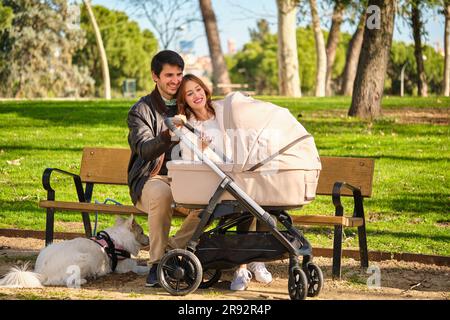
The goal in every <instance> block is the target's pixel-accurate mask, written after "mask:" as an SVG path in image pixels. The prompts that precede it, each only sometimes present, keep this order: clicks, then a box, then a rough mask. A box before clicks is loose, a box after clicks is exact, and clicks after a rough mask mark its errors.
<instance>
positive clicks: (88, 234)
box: [81, 212, 92, 238]
mask: <svg viewBox="0 0 450 320" xmlns="http://www.w3.org/2000/svg"><path fill="white" fill-rule="evenodd" d="M81 215H82V217H83V225H84V234H85V235H86V238H90V237H92V227H91V219H90V218H89V213H86V212H83V213H81Z"/></svg>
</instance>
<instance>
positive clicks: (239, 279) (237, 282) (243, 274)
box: [230, 268, 252, 291]
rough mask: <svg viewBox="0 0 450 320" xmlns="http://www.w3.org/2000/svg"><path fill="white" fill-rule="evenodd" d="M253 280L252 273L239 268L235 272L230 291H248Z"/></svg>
mask: <svg viewBox="0 0 450 320" xmlns="http://www.w3.org/2000/svg"><path fill="white" fill-rule="evenodd" d="M251 279H252V273H251V272H250V271H248V270H247V269H246V268H239V269H237V270H236V271H235V272H234V277H233V281H232V282H231V285H230V289H231V290H234V291H242V290H245V289H247V287H248V284H249V282H250V280H251Z"/></svg>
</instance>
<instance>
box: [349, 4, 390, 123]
mask: <svg viewBox="0 0 450 320" xmlns="http://www.w3.org/2000/svg"><path fill="white" fill-rule="evenodd" d="M396 5H397V1H396V0H392V1H384V0H369V4H368V7H367V19H366V27H365V31H364V38H363V45H362V48H361V54H360V56H359V62H358V71H357V75H356V79H355V83H354V86H353V96H352V104H351V106H350V109H349V112H348V114H349V116H357V117H360V118H376V117H378V116H379V115H380V114H381V100H382V98H383V90H384V79H385V74H386V68H387V63H388V60H389V51H390V49H391V44H392V36H393V32H394V20H395V9H396Z"/></svg>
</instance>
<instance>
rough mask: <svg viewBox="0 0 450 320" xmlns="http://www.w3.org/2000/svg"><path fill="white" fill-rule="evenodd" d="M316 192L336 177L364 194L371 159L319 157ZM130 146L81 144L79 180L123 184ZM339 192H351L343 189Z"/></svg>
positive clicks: (327, 187) (329, 185)
mask: <svg viewBox="0 0 450 320" xmlns="http://www.w3.org/2000/svg"><path fill="white" fill-rule="evenodd" d="M320 159H321V161H322V171H321V172H320V178H319V186H318V188H317V194H321V195H330V194H331V192H332V189H333V185H334V183H335V182H336V181H341V182H347V183H350V184H352V185H354V186H356V187H359V188H360V189H361V193H362V195H363V196H364V197H370V196H371V194H372V180H373V171H374V160H373V159H367V158H348V157H321V158H320ZM129 160H130V150H129V149H123V148H84V149H83V157H82V160H81V168H80V176H81V180H82V181H83V182H92V183H102V184H119V185H126V184H127V168H128V162H129ZM342 194H343V195H351V192H350V191H348V190H347V189H343V190H342Z"/></svg>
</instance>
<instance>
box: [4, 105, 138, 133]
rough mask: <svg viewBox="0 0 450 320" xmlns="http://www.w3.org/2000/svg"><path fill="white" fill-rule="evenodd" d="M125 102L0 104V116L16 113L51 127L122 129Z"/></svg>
mask: <svg viewBox="0 0 450 320" xmlns="http://www.w3.org/2000/svg"><path fill="white" fill-rule="evenodd" d="M132 105H133V103H130V104H128V103H127V102H114V103H111V102H105V101H102V103H99V102H92V101H91V102H72V101H71V102H60V101H58V102H55V101H52V102H30V103H26V104H18V103H14V104H0V115H2V114H7V113H16V114H18V115H20V116H21V117H24V118H32V119H36V120H43V121H47V122H51V123H53V124H54V125H60V126H74V125H83V126H89V125H92V126H93V125H99V124H102V125H108V126H119V127H122V126H123V127H126V125H127V124H126V119H127V114H128V110H129V109H130V107H131V106H132Z"/></svg>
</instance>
